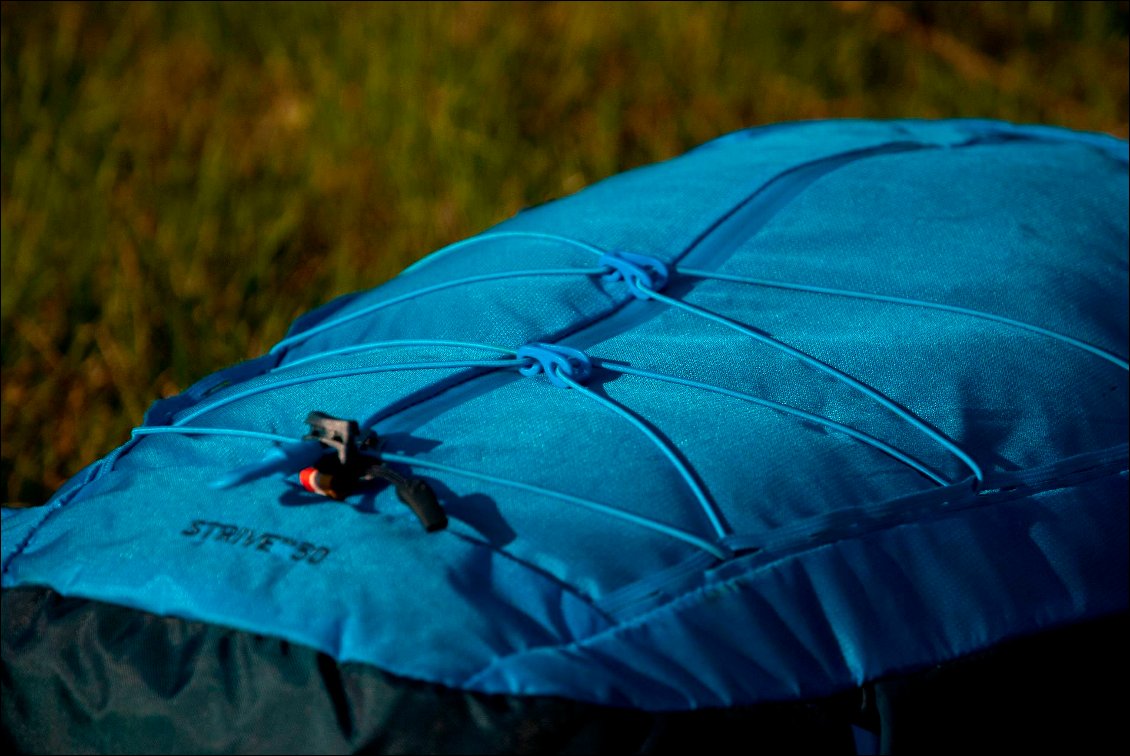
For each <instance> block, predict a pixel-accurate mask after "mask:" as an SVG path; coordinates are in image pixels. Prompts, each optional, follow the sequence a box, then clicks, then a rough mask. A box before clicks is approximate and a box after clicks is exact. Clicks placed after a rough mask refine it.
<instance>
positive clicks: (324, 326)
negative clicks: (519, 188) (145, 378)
mask: <svg viewBox="0 0 1130 756" xmlns="http://www.w3.org/2000/svg"><path fill="white" fill-rule="evenodd" d="M606 273H608V271H607V270H605V269H604V268H543V269H535V270H509V271H502V272H499V273H484V274H482V275H479V276H467V277H466V278H456V279H454V280H451V281H444V282H443V283H438V284H434V285H432V286H425V287H424V288H422V289H417V290H415V291H409V292H406V293H404V294H401V295H399V296H395V297H392V298H391V299H386V300H384V301H382V302H376V303H375V304H371V305H369V306H367V307H362V308H361V309H359V310H355V311H353V312H348V313H345V314H344V315H341V316H340V317H337V318H333V319H331V320H327V321H326V322H325V323H319V324H318V325H316V326H313V327H312V328H309V329H307V330H305V331H299V332H298V333H295V334H292V335H290V336H287V337H286V338H284V339H282V340H281V341H279V342H278V343H277V344H275V345H274V346H273V347H271V351H270V354H278V353H279V352H282V351H284V350H286V349H288V348H289V347H291V346H293V345H295V344H299V343H301V342H303V341H306V340H307V339H309V338H311V337H313V336H317V335H318V334H319V333H323V332H325V331H328V330H330V329H332V328H337V327H338V326H340V325H342V324H343V323H348V322H349V321H351V320H356V319H357V318H361V317H364V316H366V315H371V314H373V313H374V312H377V311H379V310H383V309H384V308H386V307H391V306H392V305H395V304H400V303H401V302H407V301H408V300H410V299H415V298H416V297H420V296H423V295H425V294H432V293H434V292H437V291H443V290H444V289H453V288H456V287H459V286H468V285H470V284H476V283H485V282H487V281H504V280H506V279H508V278H537V277H540V276H595V275H604V274H606Z"/></svg>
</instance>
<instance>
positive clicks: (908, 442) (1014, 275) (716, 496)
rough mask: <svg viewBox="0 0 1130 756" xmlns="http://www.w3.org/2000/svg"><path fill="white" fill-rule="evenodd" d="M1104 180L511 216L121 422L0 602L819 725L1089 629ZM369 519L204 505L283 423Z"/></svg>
mask: <svg viewBox="0 0 1130 756" xmlns="http://www.w3.org/2000/svg"><path fill="white" fill-rule="evenodd" d="M1127 193H1128V188H1127V144H1126V143H1125V142H1122V141H1119V140H1116V139H1113V138H1110V137H1105V136H1101V135H1093V134H1083V133H1077V132H1070V131H1066V130H1060V129H1054V128H1048V127H1025V126H1014V125H1010V124H1005V123H996V122H987V121H960V120H959V121H941V122H925V121H895V122H867V121H829V122H811V123H798V124H786V125H780V126H774V127H767V128H760V129H752V130H748V131H742V132H738V133H735V134H731V135H728V136H726V137H722V138H720V139H717V140H715V141H713V142H710V143H707V144H705V145H703V146H702V147H699V148H697V149H695V150H693V151H691V152H689V153H687V154H686V155H684V156H682V157H679V158H676V159H673V160H670V161H667V162H664V163H660V164H657V165H653V166H648V167H645V168H641V169H637V170H633V171H630V172H627V173H624V174H621V175H618V176H615V177H612V178H610V179H608V180H605V181H602V182H600V183H598V184H596V185H594V186H592V187H589V188H588V189H585V190H584V191H582V192H579V193H578V194H575V195H573V196H570V197H566V198H563V199H560V200H557V201H554V202H551V203H548V204H545V205H541V206H538V207H535V208H532V209H530V210H527V211H524V212H522V213H520V214H518V215H517V216H516V217H514V218H512V219H510V220H508V221H506V222H504V223H502V224H500V225H499V226H497V227H495V228H493V229H490V230H488V231H486V232H484V233H483V234H481V235H479V236H476V237H472V238H471V239H468V240H466V241H464V242H460V243H458V244H455V245H452V247H450V248H447V249H445V250H441V251H439V252H437V253H435V254H433V255H432V256H430V257H428V258H425V259H424V260H422V261H421V262H420V263H417V264H416V265H414V266H412V267H411V268H409V269H408V270H407V271H405V272H404V273H403V274H401V275H400V276H399V277H397V278H396V279H394V280H392V281H390V282H388V283H387V284H384V285H382V286H380V287H378V288H375V289H371V290H368V291H363V292H359V293H356V294H351V295H348V296H345V297H342V298H340V299H337V300H335V301H333V302H331V303H329V304H327V305H326V306H324V307H322V308H320V309H318V310H315V311H314V312H311V313H309V314H307V315H305V316H303V317H302V318H300V319H298V321H296V322H295V324H294V326H293V327H292V329H291V331H290V333H289V334H288V335H287V337H286V338H285V339H284V340H283V341H282V342H280V343H279V344H278V345H277V346H276V347H275V349H273V350H272V351H271V352H270V353H269V354H267V355H264V356H263V357H260V358H258V359H255V360H251V361H249V362H247V363H243V364H241V365H237V366H234V367H232V368H229V369H228V370H225V371H222V372H220V373H218V374H216V375H214V376H210V377H209V378H206V379H204V380H203V381H201V382H200V383H198V384H196V385H195V386H193V387H192V388H190V389H189V390H188V391H186V392H185V393H184V394H182V395H180V396H178V397H173V398H171V399H167V400H163V401H160V402H157V403H156V404H155V405H154V406H153V407H152V408H151V409H150V411H149V413H148V414H147V416H146V420H145V425H144V426H143V427H142V428H140V429H139V430H138V431H136V432H135V435H134V437H133V438H131V440H130V441H129V442H127V443H126V444H125V445H123V446H122V447H121V448H119V449H118V450H116V451H114V452H113V453H112V454H110V455H109V456H108V457H106V458H104V459H103V460H100V461H99V462H97V463H95V464H94V465H92V466H91V467H89V468H87V470H85V471H83V472H82V473H80V474H79V475H78V476H76V477H75V478H74V479H73V480H72V481H70V482H69V483H68V484H67V485H66V486H65V487H64V488H63V489H61V490H60V491H59V492H58V493H57V494H56V496H55V497H54V498H53V499H52V501H51V502H49V503H48V504H47V505H46V506H44V507H41V508H38V509H34V510H21V511H8V510H6V511H5V512H4V521H3V522H4V530H3V586H4V587H5V588H10V587H15V586H32V585H36V586H46V587H50V588H52V589H54V590H56V591H58V592H59V593H61V594H63V595H64V596H74V597H85V598H90V599H96V600H99V601H105V602H110V603H113V604H118V605H122V606H126V607H133V608H137V609H142V610H145V611H148V612H153V613H157V614H162V615H168V616H174V617H180V618H185V619H190V620H199V621H203V622H208V623H214V624H216V625H221V626H226V627H232V628H237V629H241V630H247V631H251V632H255V633H261V634H265V635H268V636H272V637H277V638H283V639H286V640H289V641H292V642H295V643H299V644H302V645H304V646H308V647H311V648H314V649H316V650H320V651H324V652H326V653H329V654H330V655H332V656H333V657H334V658H335V659H337V660H339V661H355V662H362V663H365V664H370V665H374V666H376V667H379V668H380V669H382V670H385V671H388V672H392V673H394V674H397V675H401V676H405V677H409V678H412V679H416V680H423V681H428V682H434V683H441V684H443V685H447V686H451V687H453V688H458V689H464V690H470V691H479V692H485V693H506V694H517V695H552V696H562V697H566V698H571V699H576V700H581V701H589V702H595V703H603V704H612V705H617V706H630V707H636V708H640V709H646V710H656V711H658V710H682V709H695V708H704V707H725V706H733V705H744V704H751V703H758V702H763V701H772V700H787V699H797V698H805V697H811V696H819V695H827V694H831V693H834V692H836V691H839V690H843V689H846V688H849V687H853V686H856V685H859V684H861V683H863V682H865V681H868V680H873V679H875V678H877V677H880V676H882V675H886V674H890V673H893V672H898V671H903V670H912V669H918V668H923V667H926V666H929V665H932V664H937V663H940V662H943V661H947V660H951V659H955V658H957V657H960V656H962V655H965V654H969V653H971V652H974V651H978V650H982V649H985V648H989V647H991V646H993V645H994V644H997V643H1000V642H1002V641H1004V640H1006V639H1009V638H1013V637H1018V636H1023V635H1030V634H1033V633H1037V632H1040V631H1042V630H1047V629H1050V628H1053V627H1058V626H1063V625H1069V624H1073V623H1078V622H1081V621H1083V620H1087V619H1091V618H1097V617H1102V616H1105V615H1109V614H1112V613H1115V612H1118V611H1125V609H1126V607H1127V591H1128V587H1127V572H1128V564H1127V533H1128V522H1127V466H1128V465H1127V434H1128V408H1127V363H1126V359H1127V354H1128V351H1130V349H1128V345H1127V340H1128V328H1127V304H1128V302H1127V299H1128V294H1127V290H1128V273H1127V271H1128V265H1127V244H1128V230H1127V205H1128V197H1127ZM315 410H317V411H322V412H326V413H329V414H330V415H334V416H337V417H343V418H352V419H356V420H358V421H359V422H360V424H361V427H362V428H365V427H370V426H371V427H374V428H375V430H376V431H377V432H378V433H379V434H380V435H381V437H382V438H384V439H386V445H385V447H384V452H385V454H384V457H385V459H386V460H387V461H389V462H391V463H392V464H393V466H394V467H395V468H396V469H399V470H401V471H408V470H410V471H411V472H412V473H413V474H414V475H417V476H421V477H424V478H425V479H427V480H428V481H429V482H430V483H431V485H432V487H433V488H434V489H435V490H436V492H437V494H438V495H439V499H440V502H441V503H442V504H443V505H444V507H445V509H446V512H447V515H448V517H449V519H450V525H449V527H448V528H447V529H446V530H443V531H441V532H438V533H431V534H429V533H426V532H424V530H423V529H422V528H421V527H420V524H419V522H418V521H417V520H416V518H415V517H414V516H413V515H412V512H411V511H410V510H409V509H408V508H407V507H405V506H404V505H403V504H401V503H400V502H399V501H398V500H397V498H396V496H395V495H394V493H393V492H392V491H391V490H389V489H387V488H384V489H377V490H371V491H365V492H363V493H360V494H355V495H353V496H350V497H348V498H347V499H346V500H345V501H344V502H334V501H331V500H329V499H326V498H323V497H318V496H315V495H312V494H310V493H307V492H306V491H304V490H303V489H302V488H301V486H299V485H298V483H297V482H296V479H295V477H294V476H290V477H283V476H274V477H266V478H260V479H258V480H254V481H251V482H248V483H245V484H243V485H240V486H236V487H233V488H228V489H216V488H213V487H210V485H209V484H210V483H212V482H214V481H216V480H218V479H221V478H223V477H224V476H225V475H228V474H230V472H231V471H232V470H233V469H238V468H240V467H241V466H244V465H249V464H252V463H255V462H256V461H257V460H260V459H263V457H264V455H265V454H268V453H269V452H270V451H271V449H272V448H274V447H275V445H282V446H283V448H285V444H286V443H287V442H288V440H292V441H297V440H298V439H300V438H301V437H302V435H303V434H304V433H305V432H306V426H305V424H304V421H305V419H306V416H307V415H308V413H310V412H311V411H315Z"/></svg>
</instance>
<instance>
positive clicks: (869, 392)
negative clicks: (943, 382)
mask: <svg viewBox="0 0 1130 756" xmlns="http://www.w3.org/2000/svg"><path fill="white" fill-rule="evenodd" d="M639 288H641V289H642V290H644V291H647V292H648V293H649V294H650V295H651V296H652V297H653V298H654V299H655V300H656V301H658V302H662V303H664V304H667V305H670V306H671V307H675V308H677V309H680V310H684V311H686V312H689V313H691V314H692V315H696V316H698V317H700V318H704V319H706V320H710V321H713V322H715V323H718V324H720V325H724V326H726V327H727V328H730V329H732V330H735V331H737V332H738V333H742V334H745V335H746V336H749V337H750V338H752V339H756V340H757V341H760V342H761V343H762V344H765V345H767V346H770V347H772V348H774V349H777V350H779V351H781V352H784V353H785V354H787V355H789V356H790V357H795V358H796V359H798V360H800V361H802V362H804V363H805V364H807V365H809V366H811V367H814V368H816V369H817V370H819V371H821V372H822V373H826V374H827V375H830V376H832V377H833V378H835V379H836V380H838V381H840V382H841V383H844V384H846V385H848V386H850V387H851V388H853V389H855V390H856V391H858V392H860V393H862V394H864V395H865V396H868V397H870V398H871V399H874V400H875V401H876V402H878V403H879V404H880V405H882V406H883V407H886V408H887V409H888V410H890V411H891V412H893V413H894V414H895V415H897V416H898V417H900V418H902V419H903V420H905V421H906V422H908V423H910V424H911V425H912V426H914V427H915V428H917V429H918V430H920V431H921V432H922V433H924V434H926V435H927V436H929V437H930V438H932V439H934V441H936V442H937V443H938V444H940V445H941V446H943V447H944V448H946V449H948V450H949V451H950V452H951V453H952V454H953V455H954V456H955V457H957V458H958V459H960V460H961V461H962V462H964V463H965V465H966V467H968V468H969V469H970V471H971V472H972V473H973V477H974V478H975V479H976V481H977V487H978V488H980V487H981V485H982V484H983V483H984V482H985V473H984V471H983V470H982V469H981V466H980V465H978V464H977V462H976V460H974V459H973V458H972V457H970V456H969V454H967V453H966V452H965V451H964V450H963V449H962V448H961V447H960V446H958V445H957V444H955V443H954V442H953V441H951V440H950V439H948V438H946V437H945V436H944V435H943V434H942V433H940V432H939V431H937V430H935V429H934V428H932V427H930V425H928V424H927V423H926V422H925V421H923V420H922V419H921V418H919V417H918V416H917V415H915V414H914V413H913V412H910V411H909V410H907V409H906V408H904V407H902V406H900V405H899V404H897V403H896V402H894V401H892V400H891V399H889V398H888V397H887V396H885V395H884V394H882V393H881V392H879V391H878V390H877V389H874V388H872V387H871V386H868V385H867V384H866V383H864V382H863V381H860V380H859V379H857V378H854V377H852V376H850V375H848V374H847V373H845V372H843V371H842V370H840V369H839V368H836V367H833V366H832V365H829V364H828V363H826V362H824V361H822V360H819V359H817V358H815V357H813V356H812V355H809V354H806V353H804V352H802V351H800V350H799V349H797V348H795V347H792V346H789V345H788V344H786V343H784V342H783V341H779V340H777V339H775V338H773V337H772V336H766V335H765V334H763V333H759V332H757V331H755V330H753V329H752V328H750V327H749V326H747V325H744V324H742V323H739V322H737V321H736V320H730V319H729V318H727V317H724V316H722V315H719V314H718V313H715V312H711V311H710V310H706V309H704V308H702V307H698V306H696V305H692V304H688V303H686V302H683V301H681V300H678V299H673V298H672V297H668V296H665V295H663V294H660V293H659V292H657V291H654V290H651V289H649V288H648V287H647V286H646V285H644V284H640V285H639Z"/></svg>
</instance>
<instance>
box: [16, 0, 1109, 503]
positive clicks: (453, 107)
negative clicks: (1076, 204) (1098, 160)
mask: <svg viewBox="0 0 1130 756" xmlns="http://www.w3.org/2000/svg"><path fill="white" fill-rule="evenodd" d="M0 16H2V18H0V20H2V32H0V40H2V51H0V66H2V69H0V70H2V83H0V94H2V100H3V102H2V115H0V127H2V138H0V166H2V167H0V230H2V239H3V243H2V255H0V258H2V261H0V278H2V305H0V363H2V387H0V399H2V421H0V438H2V454H0V456H2V474H3V485H4V488H3V491H2V493H3V496H4V500H5V501H9V502H15V501H21V502H27V503H42V502H43V501H45V500H46V498H47V497H48V496H49V494H50V492H51V491H52V490H53V489H54V488H55V487H57V486H58V485H59V484H60V483H61V482H62V481H64V480H65V479H66V478H67V477H69V476H70V475H72V474H73V473H74V472H75V471H77V470H78V469H79V468H80V467H81V466H83V465H85V464H87V463H89V462H91V461H93V460H94V459H95V458H97V457H98V456H101V455H102V454H104V453H106V452H108V451H109V450H110V449H111V448H112V447H114V446H116V445H117V444H119V443H121V442H122V441H123V440H125V439H126V438H127V436H128V432H129V428H130V427H131V426H133V425H134V424H136V423H138V422H140V420H141V416H142V414H143V412H144V410H145V408H146V406H147V405H148V404H149V402H150V401H151V400H152V399H154V398H157V397H159V396H167V395H170V394H173V393H175V392H177V391H178V390H180V389H182V388H184V387H186V386H187V385H188V384H190V383H192V382H193V381H194V380H196V379H198V378H200V377H202V376H204V375H206V374H208V373H210V372H212V371H214V370H216V369H218V368H220V367H223V366H225V365H227V364H230V363H232V362H235V361H238V360H241V359H245V358H247V357H251V356H255V355H257V354H260V353H262V352H263V351H264V350H266V349H267V348H268V347H269V346H270V345H271V344H272V343H273V342H274V341H276V340H277V339H278V338H280V337H281V336H282V335H283V332H284V331H285V329H286V326H287V324H288V323H289V322H290V321H291V320H292V319H293V318H294V317H295V316H296V315H298V314H299V313H301V312H303V311H305V310H308V309H310V308H311V307H314V306H316V305H318V304H319V303H321V302H324V301H326V300H328V299H330V298H331V297H333V296H335V295H338V294H341V293H344V292H347V291H351V290H354V289H358V288H363V287H369V286H373V285H375V284H378V283H380V282H381V281H383V280H385V279H387V278H389V277H390V276H392V275H394V274H395V273H396V272H397V271H399V270H400V269H401V268H402V267H404V266H405V265H406V264H408V263H410V262H411V261H413V260H415V259H417V258H419V257H421V256H422V255H424V254H426V253H428V252H430V251H432V250H434V249H437V248H439V247H441V246H443V245H444V244H447V243H449V242H452V241H454V240H457V239H460V238H462V237H464V236H467V235H469V234H471V233H474V232H477V231H480V230H482V229H483V228H485V227H487V226H489V225H491V224H493V223H496V222H498V221H500V220H502V219H504V218H506V217H509V216H510V215H512V214H513V213H515V212H516V211H518V210H519V209H521V208H522V207H524V206H526V205H530V204H534V203H537V202H541V201H544V200H546V199H550V198H552V197H556V196H560V195H563V194H567V193H570V192H573V191H576V190H578V189H580V188H582V187H583V186H585V185H587V184H589V183H592V182H594V181H597V180H599V179H601V178H603V177H605V176H608V175H610V174H612V173H616V172H618V171H622V170H625V169H627V168H630V167H633V166H636V165H640V164H643V163H648V162H653V161H656V160H660V159H664V158H667V157H671V156H673V155H676V154H678V153H680V152H682V151H684V150H686V149H688V148H690V147H692V146H694V145H696V144H699V143H701V142H703V141H706V140H708V139H710V138H712V137H714V136H717V135H719V134H723V133H726V132H728V131H732V130H735V129H739V128H743V127H746V126H752V125H757V124H762V123H769V122H776V121H785V120H796V119H808V118H825V117H841V116H845V117H869V118H872V117H873V118H884V117H928V118H933V117H952V116H977V117H991V118H1003V119H1008V120H1014V121H1020V122H1041V123H1050V124H1058V125H1064V126H1069V127H1073V128H1078V129H1088V130H1096V131H1106V132H1109V133H1112V134H1116V135H1118V136H1121V137H1126V135H1127V126H1128V123H1127V108H1128V95H1127V90H1128V73H1127V67H1128V63H1127V54H1128V47H1127V17H1128V12H1127V3H1125V2H1120V3H1086V4H1063V3H1047V2H1037V3H1000V4H996V3H959V2H945V3H834V4H811V5H810V4H794V3H784V4H776V3H753V4H740V5H734V4H697V3H695V4H683V3H673V4H668V3H661V4H651V3H647V4H589V3H567V4H558V3H548V4H525V3H521V4H493V3H487V4H462V3H460V4H423V3H421V4H416V3H411V4H384V3H376V4H372V5H368V4H360V5H357V4H345V5H336V4H331V5H322V4H314V3H309V4H226V3H225V4H196V3H166V4H148V3H141V4H128V5H117V4H70V3H65V4H46V3H45V4H39V3H30V4H24V3H6V4H3V5H2V8H0Z"/></svg>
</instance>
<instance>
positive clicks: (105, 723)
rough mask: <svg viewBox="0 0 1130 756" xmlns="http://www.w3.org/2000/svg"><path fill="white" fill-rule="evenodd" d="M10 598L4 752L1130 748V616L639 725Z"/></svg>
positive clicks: (142, 619)
mask: <svg viewBox="0 0 1130 756" xmlns="http://www.w3.org/2000/svg"><path fill="white" fill-rule="evenodd" d="M2 602H3V603H2V606H3V614H2V617H3V621H2V630H3V637H2V651H3V667H2V687H3V737H4V741H5V743H4V745H5V747H6V748H11V749H13V750H15V751H17V752H23V753H348V752H361V753H596V752H610V753H663V752H672V753H674V752H678V753H711V752H717V751H722V752H733V751H736V750H741V751H744V752H747V753H748V752H755V753H756V752H764V753H813V752H815V753H828V754H835V753H846V754H850V753H855V752H856V744H857V742H859V743H860V744H862V745H863V746H864V749H865V750H866V748H867V745H868V742H869V741H871V742H873V743H874V744H876V745H878V746H879V747H881V748H882V750H883V751H884V752H894V753H919V752H937V753H943V752H944V753H952V752H955V751H958V750H969V749H978V750H981V749H1001V750H1004V749H1006V748H1007V749H1009V750H1016V749H1027V748H1031V749H1037V748H1038V749H1039V750H1041V751H1047V750H1056V749H1066V748H1068V747H1070V748H1071V749H1072V750H1074V751H1078V750H1080V749H1098V750H1111V749H1112V748H1111V747H1112V745H1113V746H1114V747H1115V749H1116V750H1121V749H1122V748H1123V747H1125V745H1126V744H1127V742H1126V741H1127V737H1126V728H1125V727H1123V725H1122V718H1123V716H1124V712H1125V711H1126V703H1127V700H1126V699H1127V696H1126V681H1125V672H1126V667H1127V664H1126V662H1127V655H1126V652H1125V642H1124V640H1123V639H1124V638H1125V637H1126V631H1127V615H1125V614H1122V615H1119V616H1117V617H1114V618H1109V619H1106V620H1103V621H1100V622H1093V623H1088V624H1086V625H1081V626H1078V627H1074V628H1068V629H1065V630H1061V631H1057V632H1054V633H1047V634H1044V635H1041V636H1039V637H1036V638H1027V639H1022V640H1019V641H1015V642H1012V643H1009V644H1006V645H1004V646H1001V647H999V648H997V649H994V650H992V651H990V652H987V653H984V654H980V655H977V656H976V657H972V658H968V659H964V660H961V661H959V662H956V663H953V664H949V665H945V666H941V667H936V668H932V669H928V670H920V671H916V672H914V673H912V674H907V675H903V676H900V677H898V678H895V679H890V680H885V681H881V682H879V683H877V684H873V685H868V686H866V687H865V688H863V689H860V690H852V691H847V692H845V693H843V694H841V695H838V696H835V697H831V698H826V699H821V700H817V701H807V702H787V703H769V704H762V705H758V706H751V707H742V708H733V709H726V710H706V711H691V712H671V713H647V712H640V711H635V710H628V709H615V708H610V707H602V706H597V705H593V704H586V703H579V702H575V701H568V700H563V699H557V698H521V697H513V696H488V695H482V694H476V693H466V692H461V691H457V690H452V689H449V688H445V687H442V686H438V685H431V684H426V683H421V682H416V681H412V680H405V679H403V678H398V677H395V676H393V675H389V674H386V673H384V672H381V671H380V670H378V669H375V668H372V667H367V666H364V665H357V664H338V663H337V662H335V661H334V660H333V659H331V658H330V657H328V656H326V655H325V654H321V653H318V652H315V651H312V650H310V649H308V648H303V647H299V646H295V645H293V644H290V643H287V642H286V641H281V640H278V639H274V638H267V637H263V636H259V635H253V634H250V633H244V632H240V631H235V630H230V629H227V628H221V627H216V626H211V625H206V624H203V623H199V622H186V621H183V620H179V619H174V618H168V617H158V616H155V615H152V614H147V613H144V612H140V611H136V610H133V609H126V608H123V607H119V606H114V605H110V604H105V603H100V602H94V601H87V600H83V599H72V598H65V597H62V596H60V595H59V594H57V593H55V592H54V591H52V590H50V589H41V588H20V589H13V590H6V591H4V592H3V598H2ZM909 631H910V630H908V632H909ZM853 725H854V726H855V729H854V731H853ZM869 733H875V734H876V737H874V738H872V737H871V736H870V735H869ZM856 735H863V737H862V738H859V739H858V741H857V738H856V737H855V736H856Z"/></svg>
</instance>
